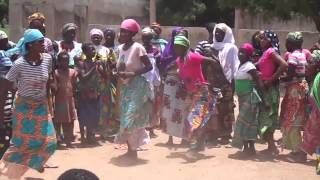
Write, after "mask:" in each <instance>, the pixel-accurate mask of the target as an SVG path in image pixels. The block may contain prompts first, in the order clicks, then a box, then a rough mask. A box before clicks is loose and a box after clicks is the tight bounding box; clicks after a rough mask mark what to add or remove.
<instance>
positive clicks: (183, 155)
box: [167, 151, 215, 164]
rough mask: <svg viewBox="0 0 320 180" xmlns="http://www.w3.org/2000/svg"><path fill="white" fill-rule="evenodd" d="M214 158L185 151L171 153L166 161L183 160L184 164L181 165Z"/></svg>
mask: <svg viewBox="0 0 320 180" xmlns="http://www.w3.org/2000/svg"><path fill="white" fill-rule="evenodd" d="M214 157H215V156H206V155H204V154H201V153H198V152H193V151H187V152H172V153H171V154H170V155H168V156H167V158H168V159H183V160H185V162H183V164H189V163H195V162H197V161H200V160H205V159H211V158H214Z"/></svg>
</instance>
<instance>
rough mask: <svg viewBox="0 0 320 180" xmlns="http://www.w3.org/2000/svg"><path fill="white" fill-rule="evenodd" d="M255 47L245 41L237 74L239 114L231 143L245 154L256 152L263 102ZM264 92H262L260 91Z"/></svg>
mask: <svg viewBox="0 0 320 180" xmlns="http://www.w3.org/2000/svg"><path fill="white" fill-rule="evenodd" d="M253 51H254V48H253V46H252V45H251V44H249V43H245V44H243V45H242V46H241V47H240V50H239V54H238V56H239V60H240V67H239V69H238V71H237V72H236V74H235V90H236V93H237V95H238V101H239V116H238V119H237V122H236V126H235V130H234V137H233V140H232V143H231V145H232V146H233V147H236V148H239V149H242V148H243V153H244V155H248V156H252V155H254V154H256V150H255V147H254V142H255V140H257V135H258V119H257V113H258V111H257V110H258V106H259V103H260V102H261V98H260V97H261V96H259V94H258V93H257V90H258V91H260V92H261V90H262V87H263V85H262V82H261V80H260V79H259V76H258V73H257V70H256V67H255V66H254V64H253V63H252V61H251V59H252V55H253ZM260 94H262V93H260Z"/></svg>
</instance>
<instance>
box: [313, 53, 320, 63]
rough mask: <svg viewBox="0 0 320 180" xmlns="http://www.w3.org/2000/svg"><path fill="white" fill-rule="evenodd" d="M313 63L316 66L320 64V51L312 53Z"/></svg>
mask: <svg viewBox="0 0 320 180" xmlns="http://www.w3.org/2000/svg"><path fill="white" fill-rule="evenodd" d="M312 62H314V63H316V64H319V63H320V50H314V51H313V52H312Z"/></svg>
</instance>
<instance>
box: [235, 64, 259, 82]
mask: <svg viewBox="0 0 320 180" xmlns="http://www.w3.org/2000/svg"><path fill="white" fill-rule="evenodd" d="M253 69H256V67H255V66H254V64H253V63H252V62H251V61H248V62H246V63H244V64H242V65H240V67H239V69H238V71H237V72H236V75H235V79H248V80H252V76H251V75H250V74H249V73H248V72H249V71H251V70H253Z"/></svg>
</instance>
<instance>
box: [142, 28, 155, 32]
mask: <svg viewBox="0 0 320 180" xmlns="http://www.w3.org/2000/svg"><path fill="white" fill-rule="evenodd" d="M141 32H142V33H143V34H154V30H153V29H151V28H150V27H145V28H143V29H142V31H141Z"/></svg>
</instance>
